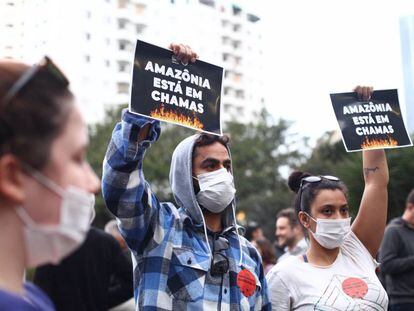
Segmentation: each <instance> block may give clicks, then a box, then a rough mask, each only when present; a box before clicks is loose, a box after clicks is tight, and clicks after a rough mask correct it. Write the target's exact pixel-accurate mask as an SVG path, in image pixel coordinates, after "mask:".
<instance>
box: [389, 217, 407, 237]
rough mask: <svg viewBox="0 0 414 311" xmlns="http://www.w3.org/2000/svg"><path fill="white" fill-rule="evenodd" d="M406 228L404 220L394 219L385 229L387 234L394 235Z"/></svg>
mask: <svg viewBox="0 0 414 311" xmlns="http://www.w3.org/2000/svg"><path fill="white" fill-rule="evenodd" d="M403 228H404V220H403V219H402V218H401V217H397V218H394V219H392V220H391V221H390V222H389V223H388V225H387V227H386V228H385V234H393V233H395V232H397V231H400V230H401V229H403Z"/></svg>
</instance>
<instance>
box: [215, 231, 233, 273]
mask: <svg viewBox="0 0 414 311" xmlns="http://www.w3.org/2000/svg"><path fill="white" fill-rule="evenodd" d="M229 247H230V242H229V240H227V238H225V237H224V236H221V235H215V236H214V237H213V261H212V262H211V275H213V276H217V275H222V274H225V273H227V272H228V271H229V259H228V258H227V256H226V255H224V254H222V253H221V252H222V251H225V250H226V249H228V248H229Z"/></svg>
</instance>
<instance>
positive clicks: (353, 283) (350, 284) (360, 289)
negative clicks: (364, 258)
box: [342, 278, 368, 298]
mask: <svg viewBox="0 0 414 311" xmlns="http://www.w3.org/2000/svg"><path fill="white" fill-rule="evenodd" d="M342 290H343V291H344V293H345V294H347V295H348V296H350V297H352V298H363V297H364V296H365V295H366V294H367V292H368V285H367V283H366V282H365V281H364V280H361V279H358V278H347V279H346V280H345V281H343V282H342Z"/></svg>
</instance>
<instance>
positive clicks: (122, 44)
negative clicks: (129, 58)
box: [118, 41, 126, 51]
mask: <svg viewBox="0 0 414 311" xmlns="http://www.w3.org/2000/svg"><path fill="white" fill-rule="evenodd" d="M118 45H119V49H120V50H121V51H125V50H126V43H125V42H124V41H119V44H118Z"/></svg>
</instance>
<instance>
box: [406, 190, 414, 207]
mask: <svg viewBox="0 0 414 311" xmlns="http://www.w3.org/2000/svg"><path fill="white" fill-rule="evenodd" d="M408 203H411V204H414V189H412V190H411V192H410V193H409V194H408V196H407V201H406V204H408Z"/></svg>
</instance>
